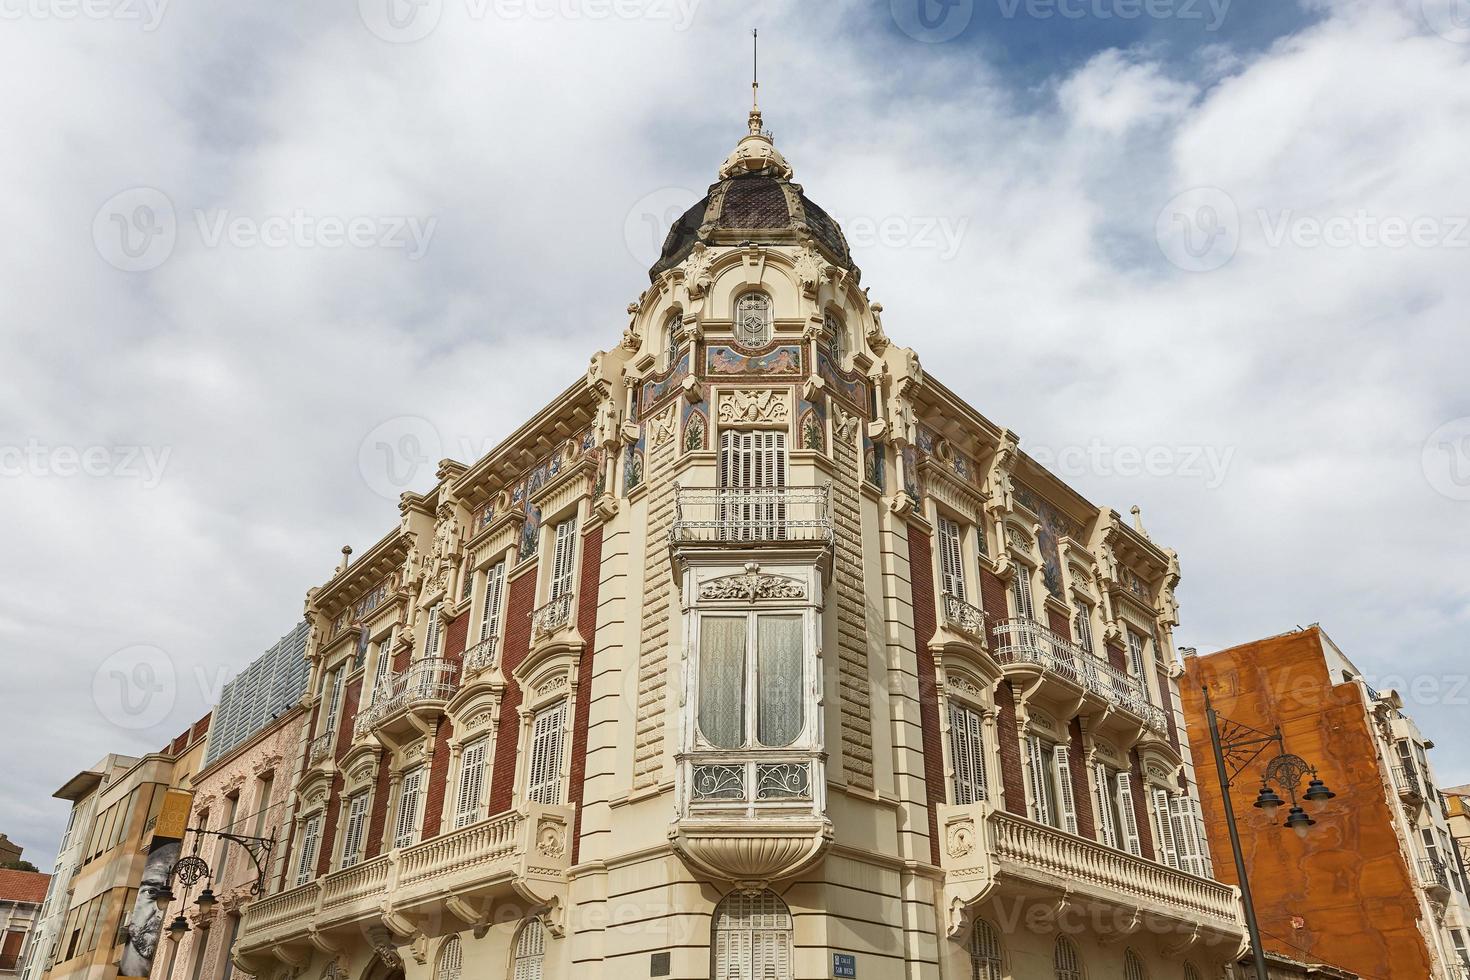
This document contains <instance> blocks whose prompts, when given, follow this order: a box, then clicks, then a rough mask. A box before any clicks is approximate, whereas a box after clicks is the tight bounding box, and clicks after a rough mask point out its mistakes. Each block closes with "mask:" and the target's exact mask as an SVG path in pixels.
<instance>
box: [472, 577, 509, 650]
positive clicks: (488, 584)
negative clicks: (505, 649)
mask: <svg viewBox="0 0 1470 980" xmlns="http://www.w3.org/2000/svg"><path fill="white" fill-rule="evenodd" d="M505 571H506V568H505V559H504V558H502V559H501V560H500V561H498V562H496V563H495V564H493V565H491V566H490V567H489V568H487V569H485V587H484V588H483V589H482V590H481V594H480V633H479V639H481V640H485V639H488V638H490V637H492V636H495V635H497V634H498V633H499V632H500V613H501V609H502V607H503V606H504V604H505Z"/></svg>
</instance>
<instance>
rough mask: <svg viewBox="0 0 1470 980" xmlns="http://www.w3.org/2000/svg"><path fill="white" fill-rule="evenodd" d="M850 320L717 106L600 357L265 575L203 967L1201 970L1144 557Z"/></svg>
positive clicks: (1000, 433) (803, 235)
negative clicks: (284, 587)
mask: <svg viewBox="0 0 1470 980" xmlns="http://www.w3.org/2000/svg"><path fill="white" fill-rule="evenodd" d="M882 313H883V309H882V306H881V305H879V304H878V303H875V302H872V301H871V300H870V299H869V297H868V294H867V290H866V289H865V288H864V287H863V286H862V285H861V273H860V270H859V269H858V268H857V266H856V264H855V263H854V261H853V257H852V255H851V254H850V253H849V250H848V246H847V242H846V240H845V238H844V237H843V233H842V230H841V229H840V228H839V227H838V225H837V223H836V222H835V221H834V220H833V219H832V218H831V217H830V216H829V215H828V214H827V213H826V212H825V211H823V210H822V209H821V208H820V207H818V206H817V205H816V204H815V203H813V201H812V200H811V199H810V198H809V197H807V195H806V193H805V191H804V190H803V188H802V187H801V186H800V185H799V184H797V183H795V182H794V180H793V173H792V169H791V167H790V165H789V164H788V163H787V161H786V160H785V158H784V157H783V156H782V154H781V153H780V152H779V151H778V150H777V149H776V148H775V146H774V145H773V143H772V141H771V139H770V137H769V135H768V134H767V133H765V132H764V131H763V130H762V128H761V120H760V113H759V110H758V109H754V110H752V112H751V118H750V126H749V133H748V135H746V136H745V137H744V138H743V139H741V140H740V141H739V144H738V146H737V147H736V148H735V150H734V152H733V153H731V155H730V156H729V158H728V159H727V160H726V161H725V163H724V164H723V166H721V167H720V169H719V174H718V179H717V181H716V182H715V183H714V184H713V185H712V186H711V187H710V189H709V193H708V194H707V195H706V197H705V198H704V199H702V200H701V201H700V202H699V203H698V204H697V205H695V206H694V207H693V208H691V209H690V210H689V211H688V212H687V213H686V214H685V215H683V216H682V217H681V218H680V219H679V220H678V221H677V222H676V223H675V224H674V226H673V228H671V229H670V231H669V235H668V238H667V240H666V242H665V245H664V248H663V253H662V255H661V257H660V258H659V260H658V262H657V263H656V264H655V265H654V266H653V268H652V269H651V270H650V283H649V286H648V288H647V289H645V290H644V291H643V292H642V293H641V294H640V295H639V296H638V298H637V300H636V301H635V302H634V303H633V304H631V305H630V306H629V308H628V318H627V325H626V329H625V330H624V332H623V335H622V337H621V340H620V341H619V342H618V343H616V344H615V345H614V346H613V348H612V349H611V350H610V351H604V352H598V353H597V354H595V355H594V356H593V357H592V359H591V363H590V365H588V366H587V367H586V368H585V369H582V370H581V371H580V374H579V376H578V377H577V378H576V380H575V381H574V383H573V384H572V385H571V386H570V387H569V388H567V389H566V390H565V391H564V392H562V393H561V394H560V395H559V396H557V397H556V398H555V399H553V400H552V401H551V402H550V404H548V405H547V406H546V407H545V408H543V409H542V410H541V411H539V412H537V413H536V414H535V415H534V416H533V417H531V418H530V419H528V420H527V421H526V422H525V424H524V425H522V426H521V427H520V428H519V429H518V430H517V431H515V432H514V433H513V434H512V435H511V436H510V437H509V438H508V439H506V441H505V442H504V443H502V444H501V445H500V446H499V447H497V448H496V449H495V450H493V451H492V452H490V453H489V454H487V455H486V456H484V457H483V458H481V459H478V460H473V461H469V462H458V461H454V460H445V461H443V462H442V463H441V464H440V466H439V470H438V473H437V479H436V482H435V484H434V486H432V487H430V488H428V489H427V490H426V491H425V492H423V493H406V494H404V495H403V497H402V500H401V502H400V505H399V511H398V514H397V519H396V521H395V522H394V523H393V525H392V526H391V527H390V528H388V529H387V532H386V533H385V534H384V535H383V536H382V537H381V539H380V540H378V541H377V542H376V543H375V544H373V545H372V546H371V547H369V548H367V549H366V550H365V551H364V552H362V553H361V554H360V555H359V556H357V558H356V560H354V561H352V562H351V563H350V564H348V563H347V562H346V561H344V562H343V563H342V564H341V565H340V566H339V567H338V570H337V572H336V573H335V574H334V575H333V576H332V577H331V578H330V579H329V580H328V581H326V582H325V583H324V584H322V585H321V586H320V587H317V588H314V589H312V590H311V591H310V592H309V593H308V596H307V615H308V620H309V622H310V624H311V625H310V638H309V641H308V643H307V645H306V656H307V658H308V659H309V662H310V670H311V679H310V683H309V687H308V695H307V706H308V721H307V722H306V736H305V738H304V740H303V745H302V750H301V753H300V755H299V756H298V757H297V758H295V759H293V760H292V762H293V763H295V765H296V767H297V768H298V769H299V775H297V776H295V777H294V778H293V782H292V785H291V790H292V793H291V798H290V805H289V813H288V814H287V818H288V821H289V832H288V839H289V848H288V855H289V859H288V863H287V864H286V866H285V869H284V870H285V873H284V876H283V879H282V880H281V881H280V882H279V886H280V887H279V888H278V889H277V890H276V892H275V894H273V895H271V896H270V897H269V898H266V899H264V900H261V901H257V902H255V903H253V904H251V905H249V906H248V907H246V908H245V909H244V911H243V915H242V918H241V922H240V926H239V934H238V937H237V941H236V943H235V959H236V962H237V963H238V965H239V966H240V968H241V969H242V970H244V971H246V972H249V973H252V974H257V975H261V976H265V975H269V974H271V973H272V972H273V971H280V970H289V971H291V972H292V975H302V974H305V975H308V976H311V977H318V976H323V977H331V978H341V977H353V978H359V977H360V978H364V980H389V978H398V977H405V976H412V977H414V978H429V977H434V978H438V980H454V978H458V977H460V976H462V975H475V976H486V977H515V978H517V980H527V978H533V977H534V978H543V977H544V978H571V977H573V976H576V975H578V974H579V972H581V975H588V976H630V977H631V976H652V977H686V978H694V977H701V978H708V977H711V976H716V977H719V978H720V980H741V978H756V977H759V978H762V980H788V978H793V977H829V976H849V977H850V976H861V977H870V978H871V977H897V976H904V977H910V978H936V980H937V978H974V977H982V978H1000V977H1002V976H1005V977H1014V978H1021V980H1031V978H1056V980H1078V978H1080V977H1082V976H1083V975H1084V974H1086V975H1088V976H1091V977H1094V978H1096V977H1124V978H1126V980H1142V978H1144V977H1183V978H1188V980H1204V978H1213V977H1218V976H1219V975H1220V973H1221V971H1222V970H1223V969H1224V968H1225V967H1226V965H1227V964H1229V963H1231V962H1233V961H1234V960H1235V958H1236V956H1237V953H1238V951H1239V948H1240V943H1241V940H1242V934H1243V932H1242V925H1241V920H1240V914H1239V910H1238V896H1237V892H1236V890H1235V889H1233V888H1232V887H1231V886H1229V885H1228V884H1224V883H1222V882H1220V881H1218V880H1216V878H1215V877H1214V873H1213V870H1212V867H1211V849H1210V847H1209V846H1208V845H1207V843H1206V841H1205V839H1204V822H1203V819H1202V816H1201V812H1200V809H1199V797H1198V782H1197V780H1196V778H1195V775H1194V753H1193V752H1192V750H1191V745H1190V741H1189V738H1188V733H1187V729H1186V724H1185V718H1184V715H1183V714H1182V713H1181V707H1180V705H1181V701H1180V691H1179V665H1178V663H1177V661H1176V658H1175V655H1174V652H1173V651H1174V648H1173V630H1174V627H1175V626H1176V624H1177V605H1176V603H1175V600H1174V590H1175V586H1176V585H1177V583H1178V581H1179V575H1180V569H1179V563H1178V560H1177V558H1176V556H1175V555H1174V553H1173V552H1172V551H1169V550H1168V549H1166V548H1164V547H1162V546H1161V545H1160V544H1158V543H1156V542H1155V541H1153V540H1152V539H1151V538H1150V536H1149V535H1148V533H1147V532H1146V531H1145V530H1144V529H1143V527H1142V525H1141V524H1139V523H1138V522H1137V521H1136V520H1135V521H1134V522H1129V521H1126V520H1124V519H1122V518H1121V517H1120V516H1119V514H1118V513H1117V512H1116V511H1113V510H1110V509H1107V508H1105V507H1098V506H1097V505H1095V504H1093V503H1091V502H1089V501H1088V500H1086V499H1085V498H1083V497H1082V496H1081V495H1080V494H1079V493H1077V492H1076V491H1075V490H1074V489H1072V488H1071V487H1069V486H1067V485H1066V484H1065V483H1063V482H1062V481H1061V480H1060V479H1058V478H1057V477H1056V476H1055V475H1054V474H1052V473H1050V472H1048V471H1047V470H1046V469H1045V468H1043V467H1042V466H1040V465H1038V464H1037V463H1036V461H1034V460H1033V459H1031V458H1030V457H1028V456H1027V455H1026V453H1025V452H1023V451H1022V450H1021V449H1020V447H1019V445H1018V439H1017V436H1016V435H1015V433H1013V432H1012V431H1010V430H1009V429H1006V428H1004V427H1003V426H1001V425H998V424H996V423H995V422H992V421H991V420H990V419H988V418H987V417H985V416H983V415H981V414H980V413H979V412H978V411H977V410H976V409H974V408H972V407H971V406H969V405H968V404H966V403H965V402H964V401H962V400H961V399H960V398H959V397H957V396H956V395H955V394H954V393H953V392H952V391H950V390H949V389H948V388H946V387H945V386H944V385H943V384H942V383H940V381H939V380H937V379H936V378H935V377H934V376H933V375H932V374H930V373H929V372H927V371H926V370H925V369H924V367H923V366H922V365H921V363H920V359H919V356H918V355H917V354H916V353H915V352H914V351H912V350H910V349H907V348H903V347H900V346H898V345H897V344H895V343H894V342H892V341H891V340H890V339H889V337H888V335H887V333H886V332H885V330H884V326H883V321H882ZM216 805H217V804H216ZM212 813H213V805H212V806H211V815H212Z"/></svg>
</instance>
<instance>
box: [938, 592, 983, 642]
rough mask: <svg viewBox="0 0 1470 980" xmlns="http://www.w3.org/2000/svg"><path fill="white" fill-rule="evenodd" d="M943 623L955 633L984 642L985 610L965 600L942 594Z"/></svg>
mask: <svg viewBox="0 0 1470 980" xmlns="http://www.w3.org/2000/svg"><path fill="white" fill-rule="evenodd" d="M942 611H943V613H944V625H945V626H946V627H948V628H949V629H951V630H954V631H955V632H956V633H963V634H965V635H966V636H968V637H970V638H972V639H975V640H979V641H980V642H981V643H982V644H983V643H984V642H985V612H984V610H982V609H980V608H978V607H976V606H972V605H970V604H969V603H968V602H966V601H965V600H963V599H961V598H959V597H957V596H953V595H950V594H949V593H948V592H946V593H944V596H943V610H942Z"/></svg>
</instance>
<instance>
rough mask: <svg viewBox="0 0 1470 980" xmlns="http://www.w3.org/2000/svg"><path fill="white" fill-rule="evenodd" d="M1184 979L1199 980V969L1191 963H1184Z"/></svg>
mask: <svg viewBox="0 0 1470 980" xmlns="http://www.w3.org/2000/svg"><path fill="white" fill-rule="evenodd" d="M1184 980H1199V971H1198V970H1196V969H1195V968H1194V964H1193V963H1186V964H1184Z"/></svg>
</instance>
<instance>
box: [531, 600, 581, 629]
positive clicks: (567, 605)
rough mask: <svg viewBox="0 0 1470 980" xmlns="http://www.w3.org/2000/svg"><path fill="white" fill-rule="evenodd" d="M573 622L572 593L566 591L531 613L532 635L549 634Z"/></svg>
mask: <svg viewBox="0 0 1470 980" xmlns="http://www.w3.org/2000/svg"><path fill="white" fill-rule="evenodd" d="M571 622H572V594H571V593H570V592H564V593H562V594H561V595H559V596H557V597H556V598H555V599H552V600H551V601H550V602H548V603H546V604H545V605H543V606H541V607H539V608H537V609H536V610H535V611H534V612H532V613H531V635H532V636H549V635H550V634H552V633H555V632H556V631H557V630H559V629H563V628H565V627H567V626H569V625H571Z"/></svg>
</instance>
